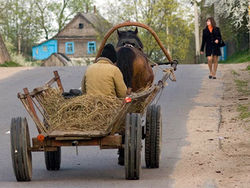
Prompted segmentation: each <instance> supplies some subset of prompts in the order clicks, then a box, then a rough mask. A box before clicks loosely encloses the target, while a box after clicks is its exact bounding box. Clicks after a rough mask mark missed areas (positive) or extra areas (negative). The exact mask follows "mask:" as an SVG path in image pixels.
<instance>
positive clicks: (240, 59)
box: [220, 50, 250, 64]
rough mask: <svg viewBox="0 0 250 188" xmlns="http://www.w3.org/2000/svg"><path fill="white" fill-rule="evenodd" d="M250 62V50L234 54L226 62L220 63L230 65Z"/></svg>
mask: <svg viewBox="0 0 250 188" xmlns="http://www.w3.org/2000/svg"><path fill="white" fill-rule="evenodd" d="M249 61H250V53H249V50H244V51H241V52H237V53H234V54H233V55H232V56H230V57H229V58H228V59H227V60H226V61H220V63H223V64H227V63H228V64H230V63H244V62H249Z"/></svg>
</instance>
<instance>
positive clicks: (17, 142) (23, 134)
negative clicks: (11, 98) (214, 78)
mask: <svg viewBox="0 0 250 188" xmlns="http://www.w3.org/2000/svg"><path fill="white" fill-rule="evenodd" d="M10 140H11V157H12V165H13V169H14V173H15V176H16V180H17V181H30V180H31V177H32V155H31V151H30V135H29V128H28V123H27V120H26V118H22V117H17V118H12V119H11V128H10Z"/></svg>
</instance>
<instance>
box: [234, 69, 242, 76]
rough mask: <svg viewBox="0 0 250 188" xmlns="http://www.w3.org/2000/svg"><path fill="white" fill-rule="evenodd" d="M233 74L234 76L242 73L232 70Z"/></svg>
mask: <svg viewBox="0 0 250 188" xmlns="http://www.w3.org/2000/svg"><path fill="white" fill-rule="evenodd" d="M232 74H233V75H234V76H240V74H239V73H238V72H236V71H235V70H232Z"/></svg>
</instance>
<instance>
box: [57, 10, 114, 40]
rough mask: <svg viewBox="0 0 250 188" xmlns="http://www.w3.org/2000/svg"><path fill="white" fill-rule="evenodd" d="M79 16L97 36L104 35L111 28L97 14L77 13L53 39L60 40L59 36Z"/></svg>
mask: <svg viewBox="0 0 250 188" xmlns="http://www.w3.org/2000/svg"><path fill="white" fill-rule="evenodd" d="M79 16H81V17H82V18H83V19H85V20H86V21H87V22H89V23H90V24H91V25H92V26H93V27H94V29H95V30H96V31H97V32H98V33H99V34H105V33H106V32H107V31H108V30H109V29H110V28H111V27H112V25H111V24H110V23H109V22H108V21H107V20H105V19H104V18H103V17H102V16H101V15H99V14H97V13H81V12H78V13H77V14H76V16H75V17H74V18H73V19H72V20H71V21H70V22H69V23H68V24H67V25H66V26H65V27H64V28H63V29H62V30H61V31H59V32H58V33H57V34H56V35H55V36H54V37H53V38H60V37H59V34H60V33H61V32H62V31H64V30H65V29H66V28H67V27H68V26H69V25H70V24H71V23H72V22H74V21H75V20H76V19H77V18H78V17H79Z"/></svg>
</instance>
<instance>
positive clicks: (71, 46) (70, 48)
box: [65, 42, 75, 54]
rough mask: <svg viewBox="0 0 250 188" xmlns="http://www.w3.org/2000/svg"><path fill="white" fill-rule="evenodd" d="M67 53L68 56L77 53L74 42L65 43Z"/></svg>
mask: <svg viewBox="0 0 250 188" xmlns="http://www.w3.org/2000/svg"><path fill="white" fill-rule="evenodd" d="M65 53H66V54H74V53H75V48H74V42H66V43H65Z"/></svg>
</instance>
